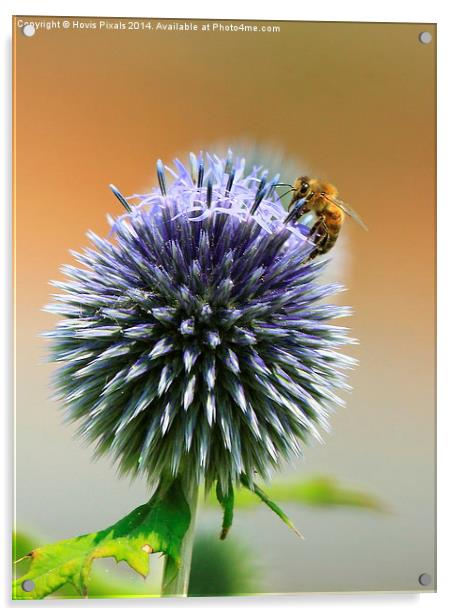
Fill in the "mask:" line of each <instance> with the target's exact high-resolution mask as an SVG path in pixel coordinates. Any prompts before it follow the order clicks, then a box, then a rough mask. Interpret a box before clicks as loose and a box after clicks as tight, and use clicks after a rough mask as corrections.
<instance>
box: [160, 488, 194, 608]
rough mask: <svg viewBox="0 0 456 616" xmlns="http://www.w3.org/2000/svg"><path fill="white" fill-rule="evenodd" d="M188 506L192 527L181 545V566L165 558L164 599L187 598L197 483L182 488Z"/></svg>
mask: <svg viewBox="0 0 456 616" xmlns="http://www.w3.org/2000/svg"><path fill="white" fill-rule="evenodd" d="M182 488H183V490H184V493H185V498H186V501H187V504H188V506H189V508H190V515H191V518H190V526H189V527H188V530H187V532H186V533H185V535H184V538H183V540H182V544H181V553H180V555H181V561H180V566H179V567H176V565H175V563H174V561H173V560H172V559H171V558H169V557H168V556H165V565H164V568H163V578H162V593H161V594H162V597H186V596H187V591H188V582H189V579H190V568H191V564H192V552H193V540H194V537H195V521H196V510H197V504H198V485H197V484H196V483H194V484H192V485H191V486H189V487H187V488H184V486H182Z"/></svg>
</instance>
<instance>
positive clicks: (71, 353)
mask: <svg viewBox="0 0 456 616" xmlns="http://www.w3.org/2000/svg"><path fill="white" fill-rule="evenodd" d="M157 169H158V180H159V181H158V183H159V187H157V188H154V189H152V192H151V193H150V194H147V195H135V196H133V197H130V198H129V199H128V200H127V199H125V198H124V197H122V195H121V194H120V193H119V192H118V191H117V189H115V188H114V187H112V188H113V190H114V192H115V194H116V196H117V197H118V198H119V200H120V201H121V202H122V203H123V205H124V206H125V208H126V210H127V211H126V213H125V214H123V215H122V216H120V217H118V218H117V219H116V220H112V219H110V222H111V224H112V235H111V237H110V238H108V239H102V238H100V237H98V236H97V235H95V234H94V233H92V232H89V234H88V236H89V238H90V240H91V241H92V243H93V245H94V248H87V249H86V250H84V252H83V253H82V254H77V253H74V256H75V257H76V259H77V260H78V261H79V262H80V263H81V264H82V265H83V268H79V267H73V266H65V267H64V268H63V271H64V273H65V274H66V275H67V277H68V280H67V281H66V282H54V283H53V284H55V285H56V286H57V287H59V288H60V289H62V290H63V291H64V294H59V295H56V296H55V297H56V299H57V303H56V304H54V305H51V306H48V310H50V311H52V312H55V313H58V314H60V315H61V316H63V317H64V320H62V321H60V322H59V323H58V324H57V326H56V328H55V330H54V331H53V332H50V334H49V336H50V337H51V339H52V359H53V360H55V361H58V362H62V364H63V365H62V367H60V369H58V371H57V372H56V379H55V380H56V388H57V390H58V393H59V395H60V396H61V397H62V399H63V401H64V403H65V406H66V409H67V416H68V418H69V419H70V420H77V421H79V424H80V428H79V432H80V433H81V434H82V435H84V436H85V437H86V438H88V439H89V440H90V441H94V442H95V443H96V451H97V452H98V453H100V454H101V453H110V454H112V456H113V457H114V458H115V459H117V461H118V463H119V468H120V470H121V471H123V472H129V473H133V474H136V473H138V472H144V473H145V474H146V475H147V476H148V478H149V479H150V480H152V481H154V480H156V479H159V478H160V477H162V476H168V475H170V474H171V475H177V474H181V475H182V476H183V477H184V478H185V477H187V478H188V479H190V478H193V479H195V478H196V480H198V481H200V480H203V479H204V480H205V481H206V486H210V485H211V484H212V482H213V481H216V480H219V481H220V485H221V487H222V489H223V490H227V489H228V486H229V485H230V484H231V482H238V481H239V479H240V477H241V476H243V477H244V478H246V479H247V481H249V482H251V481H252V480H253V477H254V474H255V473H257V474H258V475H259V476H261V477H264V478H266V477H268V476H269V475H270V472H271V470H272V469H274V468H276V467H278V466H279V464H280V462H281V461H282V460H284V459H288V458H290V457H291V456H293V455H298V454H299V453H300V451H301V447H302V443H303V442H305V441H306V439H307V437H308V435H309V434H312V435H317V434H318V428H319V427H323V428H327V426H328V424H327V418H328V411H329V410H330V409H331V407H332V406H333V405H334V403H341V400H340V399H339V398H338V397H337V396H336V395H335V393H334V390H335V389H337V388H344V387H345V388H346V387H347V386H346V385H345V380H344V375H343V370H344V369H345V368H347V367H349V366H350V365H351V363H352V362H351V360H350V359H349V358H347V357H345V356H344V355H342V354H341V353H339V352H337V349H338V347H339V346H341V345H344V344H346V343H347V342H350V339H349V338H348V337H347V335H346V328H342V327H336V326H335V325H333V324H332V323H329V322H328V321H329V320H331V319H333V318H336V317H341V316H345V315H347V313H348V312H349V311H348V309H347V308H345V307H338V306H335V305H331V304H322V303H321V300H324V299H325V298H326V297H327V296H328V295H330V294H333V293H335V292H337V291H339V290H340V286H339V285H335V284H331V285H319V284H318V283H317V281H316V280H317V277H318V274H319V272H320V271H321V269H322V267H323V263H322V262H316V261H313V260H312V261H307V262H306V256H308V255H309V253H310V252H311V250H312V247H313V245H312V242H311V239H310V238H309V229H308V228H307V227H305V226H303V225H299V224H296V221H294V223H293V224H289V225H284V224H283V220H284V217H285V214H284V210H283V207H282V204H281V202H280V199H279V197H278V195H277V193H276V189H275V184H276V183H277V181H278V176H274V177H268V175H267V172H265V171H262V169H261V168H258V167H257V168H253V170H252V171H251V172H249V173H246V172H245V169H244V162H243V160H239V159H237V160H236V161H233V160H232V157H231V154H229V155H228V157H227V159H226V160H221V159H219V158H218V157H217V156H211V155H209V154H206V157H205V160H204V159H203V156H202V155H200V157H198V158H196V157H195V156H194V155H191V156H190V170H187V168H186V167H185V166H184V165H183V164H182V163H181V162H180V161H179V160H176V161H175V171H173V170H172V169H169V168H167V171H168V173H169V175H170V176H172V181H171V182H168V183H167V181H166V178H165V168H164V166H163V165H162V163H161V161H159V162H158V165H157ZM135 201H136V205H134V204H133V203H134V202H135Z"/></svg>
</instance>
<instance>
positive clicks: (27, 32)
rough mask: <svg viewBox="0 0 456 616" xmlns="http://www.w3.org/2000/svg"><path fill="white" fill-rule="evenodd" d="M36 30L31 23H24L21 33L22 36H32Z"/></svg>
mask: <svg viewBox="0 0 456 616" xmlns="http://www.w3.org/2000/svg"><path fill="white" fill-rule="evenodd" d="M35 32H36V28H35V26H34V25H33V24H25V26H22V34H23V35H24V36H34V34H35Z"/></svg>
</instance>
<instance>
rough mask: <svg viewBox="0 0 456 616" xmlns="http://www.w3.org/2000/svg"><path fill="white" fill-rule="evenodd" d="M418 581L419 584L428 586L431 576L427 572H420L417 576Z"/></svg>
mask: <svg viewBox="0 0 456 616" xmlns="http://www.w3.org/2000/svg"><path fill="white" fill-rule="evenodd" d="M418 582H419V583H420V584H421V586H429V584H430V583H431V576H430V575H429V573H422V574H421V575H420V577H419V578H418Z"/></svg>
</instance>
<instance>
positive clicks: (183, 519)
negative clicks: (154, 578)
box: [13, 480, 190, 599]
mask: <svg viewBox="0 0 456 616" xmlns="http://www.w3.org/2000/svg"><path fill="white" fill-rule="evenodd" d="M189 524H190V509H189V506H188V503H187V501H186V500H185V496H184V494H183V492H182V488H181V485H180V481H179V480H176V481H174V483H172V484H171V485H170V486H169V487H168V488H167V489H166V490H165V491H164V490H159V491H157V492H156V493H155V494H154V496H153V497H152V498H151V500H150V501H149V502H148V503H146V504H144V505H141V506H140V507H138V508H136V509H135V510H134V511H132V512H131V513H129V514H128V515H127V516H125V517H124V518H122V519H121V520H119V521H118V522H116V523H115V524H113V525H112V526H109V527H108V528H106V529H105V530H101V531H98V532H95V533H91V534H88V535H82V536H80V537H74V538H72V539H66V540H64V541H59V542H58V543H53V544H50V545H45V546H42V547H40V548H36V549H35V550H32V551H31V552H30V553H29V554H27V555H26V556H24V557H23V558H22V559H20V560H23V559H24V558H29V559H30V560H31V565H30V569H29V570H28V572H27V573H26V574H25V575H23V576H22V577H20V578H18V579H16V580H14V582H13V598H14V599H42V598H43V597H46V596H47V595H49V594H51V593H52V592H54V591H56V590H57V589H59V588H60V587H62V586H63V585H64V584H67V583H70V584H72V585H73V586H74V587H75V588H76V590H77V591H78V592H79V593H81V594H82V595H84V596H87V586H88V581H89V576H90V571H91V567H92V562H93V561H94V559H96V558H108V557H113V558H115V559H116V561H117V562H120V561H125V562H127V563H128V564H129V565H130V567H132V569H134V570H135V571H136V572H137V573H139V574H140V575H142V576H143V577H144V578H145V577H146V576H147V574H148V573H149V555H150V554H151V553H152V552H162V553H163V554H166V555H167V556H168V558H170V559H172V561H173V562H174V563H175V566H176V571H177V568H178V567H179V566H180V548H181V543H182V539H183V537H184V535H185V533H186V532H187V529H188V527H189ZM24 582H28V584H29V585H30V587H31V586H33V588H32V589H31V590H29V591H27V590H25V589H24V587H23V584H24ZM25 586H26V588H27V585H25Z"/></svg>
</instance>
